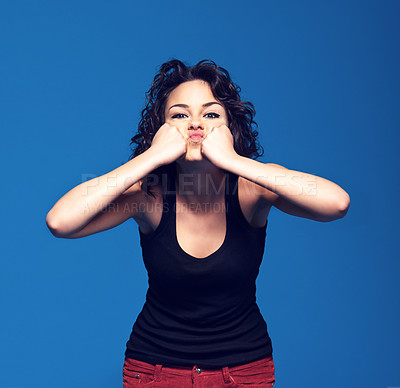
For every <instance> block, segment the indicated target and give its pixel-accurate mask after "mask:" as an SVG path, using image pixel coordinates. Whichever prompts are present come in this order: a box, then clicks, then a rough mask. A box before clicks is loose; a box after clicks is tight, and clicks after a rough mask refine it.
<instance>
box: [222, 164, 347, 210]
mask: <svg viewBox="0 0 400 388" xmlns="http://www.w3.org/2000/svg"><path fill="white" fill-rule="evenodd" d="M228 168H229V170H230V171H231V172H234V173H235V174H237V175H240V176H242V177H243V178H246V179H248V180H250V181H252V182H254V183H256V184H258V185H260V186H262V187H264V188H266V189H268V190H270V191H272V192H274V193H276V194H277V195H279V196H280V197H283V198H285V199H286V200H288V201H290V202H292V203H294V204H295V205H297V206H300V207H302V208H304V209H305V210H307V211H309V212H311V213H313V214H315V215H318V216H321V217H331V216H336V215H337V214H339V213H341V212H344V211H346V210H347V208H348V206H349V203H350V197H349V195H348V194H347V192H346V191H344V190H343V189H342V188H341V187H340V186H338V185H337V184H336V183H334V182H331V181H329V180H327V179H325V178H321V177H318V176H316V175H312V174H308V173H304V172H300V171H295V170H290V169H287V168H284V167H282V166H275V165H273V164H264V163H261V162H259V161H256V160H253V159H249V158H246V157H242V156H237V157H235V158H234V160H233V161H232V163H230V164H229V167H228Z"/></svg>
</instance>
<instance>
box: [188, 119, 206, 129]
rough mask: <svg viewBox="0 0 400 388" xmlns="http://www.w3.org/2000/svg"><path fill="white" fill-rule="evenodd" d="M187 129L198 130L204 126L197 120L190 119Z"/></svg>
mask: <svg viewBox="0 0 400 388" xmlns="http://www.w3.org/2000/svg"><path fill="white" fill-rule="evenodd" d="M189 129H192V130H199V129H204V126H203V125H202V124H201V122H200V121H199V120H196V119H192V120H191V121H190V123H189Z"/></svg>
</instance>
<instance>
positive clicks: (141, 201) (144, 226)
mask: <svg viewBox="0 0 400 388" xmlns="http://www.w3.org/2000/svg"><path fill="white" fill-rule="evenodd" d="M150 190H151V194H149V193H146V192H145V191H143V190H142V189H141V187H139V189H136V190H135V189H133V192H132V194H129V193H128V195H132V200H131V201H132V202H131V203H132V206H134V207H135V208H136V209H137V211H135V212H134V213H132V219H133V220H134V221H136V223H137V224H138V225H139V228H140V230H141V231H142V232H143V233H150V232H152V231H153V230H155V229H156V228H157V225H158V224H159V223H160V221H161V216H162V206H163V195H162V187H161V185H153V186H152V187H151V188H150Z"/></svg>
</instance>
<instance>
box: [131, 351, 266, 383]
mask: <svg viewBox="0 0 400 388" xmlns="http://www.w3.org/2000/svg"><path fill="white" fill-rule="evenodd" d="M271 364H272V365H273V357H272V355H271V356H268V357H264V358H261V359H259V360H256V361H252V362H249V363H246V364H242V365H236V366H230V367H228V366H225V367H221V368H213V369H210V368H203V367H199V366H198V365H193V366H170V365H162V364H156V365H154V364H150V363H147V362H144V361H140V360H136V359H132V358H128V357H125V365H127V366H128V367H129V366H131V367H135V366H137V367H140V368H143V369H144V370H146V371H148V372H149V373H154V376H155V377H156V380H157V378H158V377H159V376H160V375H161V371H164V372H166V373H171V374H174V375H180V376H189V375H193V374H194V373H198V374H200V373H201V374H208V375H214V374H219V373H221V372H222V374H223V377H224V379H226V382H227V383H229V381H230V380H229V371H231V372H235V371H244V370H246V369H249V368H254V367H259V366H262V365H271Z"/></svg>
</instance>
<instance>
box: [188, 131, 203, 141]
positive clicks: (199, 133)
mask: <svg viewBox="0 0 400 388" xmlns="http://www.w3.org/2000/svg"><path fill="white" fill-rule="evenodd" d="M189 137H190V138H191V139H192V138H194V137H204V133H203V131H190V135H189Z"/></svg>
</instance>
